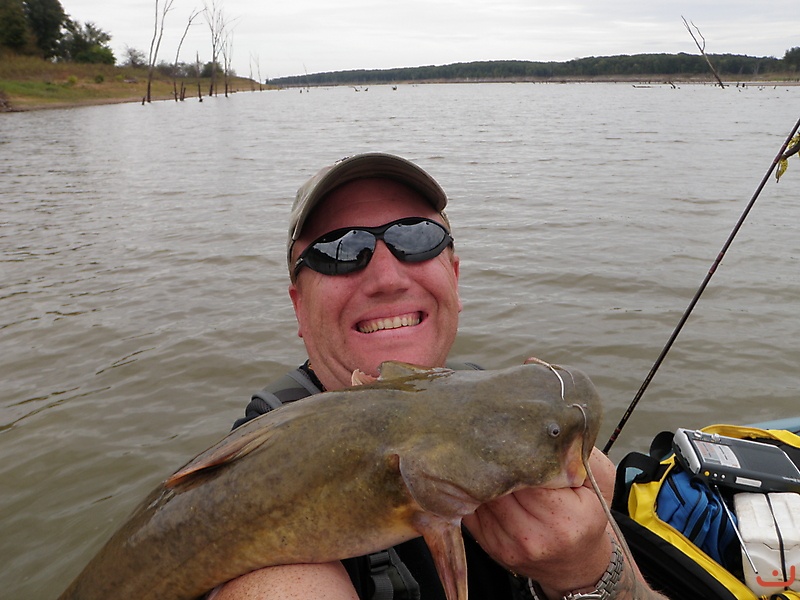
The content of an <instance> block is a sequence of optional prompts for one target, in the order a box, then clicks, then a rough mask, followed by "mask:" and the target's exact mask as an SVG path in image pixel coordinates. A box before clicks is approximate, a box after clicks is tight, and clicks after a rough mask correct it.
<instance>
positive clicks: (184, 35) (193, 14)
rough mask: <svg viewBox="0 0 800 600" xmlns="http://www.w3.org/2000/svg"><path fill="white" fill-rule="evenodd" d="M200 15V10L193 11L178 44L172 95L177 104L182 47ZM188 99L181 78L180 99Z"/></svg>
mask: <svg viewBox="0 0 800 600" xmlns="http://www.w3.org/2000/svg"><path fill="white" fill-rule="evenodd" d="M198 15H200V11H199V10H192V14H191V15H189V21H188V22H187V23H186V29H184V30H183V35H182V36H181V41H180V42H179V43H178V49H177V50H176V51H175V64H174V65H173V73H172V94H173V95H174V96H175V102H177V101H178V84H177V73H178V59H179V57H180V55H181V46H183V42H184V40H185V39H186V34H188V33H189V28H190V27H191V26H192V21H194V20H195V19H196V18H197V17H198ZM185 97H186V84H185V83H184V81H183V78H181V93H180V99H181V100H183V99H184V98H185Z"/></svg>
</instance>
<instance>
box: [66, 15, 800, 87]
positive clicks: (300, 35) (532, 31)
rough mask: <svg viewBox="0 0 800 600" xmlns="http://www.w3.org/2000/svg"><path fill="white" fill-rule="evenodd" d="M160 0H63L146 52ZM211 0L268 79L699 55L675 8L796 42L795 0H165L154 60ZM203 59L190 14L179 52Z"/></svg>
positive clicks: (236, 48) (253, 70) (763, 42)
mask: <svg viewBox="0 0 800 600" xmlns="http://www.w3.org/2000/svg"><path fill="white" fill-rule="evenodd" d="M164 2H165V0H160V2H158V4H157V3H156V0H61V4H62V6H63V7H64V11H65V12H66V13H67V14H68V15H69V16H70V17H71V18H72V19H73V20H77V21H80V22H81V23H85V22H92V23H94V24H95V25H97V26H98V27H100V29H102V30H103V31H105V32H107V33H109V34H110V35H111V36H112V39H111V42H110V44H109V45H110V47H111V49H112V50H113V51H114V54H115V56H116V57H117V59H118V61H119V60H121V59H123V58H124V57H125V55H126V49H127V48H135V49H137V50H141V51H143V52H144V53H145V56H146V55H147V53H148V51H149V48H150V43H151V40H152V39H153V32H154V23H155V15H156V6H158V7H159V13H160V12H161V11H162V10H163V6H164ZM214 3H215V4H216V7H217V9H218V11H221V12H222V14H223V15H224V17H225V18H224V21H225V22H226V24H227V27H226V31H229V32H231V35H232V37H231V39H232V43H231V48H232V51H231V63H232V65H233V68H234V69H235V70H236V72H237V74H239V75H242V76H246V77H247V76H251V75H252V76H253V77H258V75H259V73H260V76H261V79H268V78H274V77H283V76H288V75H302V74H304V73H319V72H325V71H344V70H350V69H388V68H396V67H416V66H422V65H444V64H450V63H457V62H471V61H480V60H532V61H551V60H552V61H567V60H571V59H573V58H583V57H587V56H610V55H617V54H639V53H659V52H666V53H678V52H686V53H690V54H693V53H697V52H698V50H697V47H696V46H695V43H694V41H693V40H692V38H691V36H690V35H689V33H688V32H687V30H686V28H685V26H684V23H683V21H682V19H681V17H685V18H686V19H687V21H689V22H691V23H694V25H696V26H697V27H698V28H699V30H700V32H701V33H702V35H703V37H704V38H705V44H706V45H705V50H706V52H708V53H712V54H726V53H730V54H747V55H750V56H774V57H776V58H783V55H784V53H785V52H786V50H788V49H790V48H794V47H797V46H800V2H798V0H769V1H767V2H757V1H754V0H688V1H684V0H665V1H662V0H580V1H578V0H399V1H398V0H267V1H266V2H265V1H261V0H173V4H172V9H171V11H170V12H169V13H168V14H167V16H166V18H165V20H164V34H163V38H162V42H161V48H160V50H159V53H158V59H159V61H161V60H165V61H167V62H173V61H174V60H175V55H176V52H177V49H178V45H179V42H180V39H181V36H182V35H183V34H184V31H185V30H186V26H187V23H188V21H189V17H190V15H191V14H192V12H193V11H197V10H202V9H203V8H204V6H208V7H211V6H212V4H214ZM198 52H199V55H200V60H201V61H202V62H207V61H209V60H211V34H210V30H209V27H208V24H207V23H206V21H205V20H204V19H203V17H202V15H200V16H198V17H197V18H196V19H194V21H193V24H192V26H191V28H190V29H189V32H188V34H187V36H186V40H185V41H184V42H183V45H182V46H181V54H180V60H181V61H184V62H193V61H194V60H195V56H196V54H197V53H198Z"/></svg>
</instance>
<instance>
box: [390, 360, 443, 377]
mask: <svg viewBox="0 0 800 600" xmlns="http://www.w3.org/2000/svg"><path fill="white" fill-rule="evenodd" d="M378 370H379V371H380V373H381V377H380V379H381V381H386V380H388V379H400V378H404V377H419V376H423V375H433V374H444V373H450V372H452V369H446V368H444V367H433V368H431V367H421V366H419V365H412V364H411V363H405V362H400V361H398V360H387V361H385V362H382V363H381V366H380V368H379V369H378Z"/></svg>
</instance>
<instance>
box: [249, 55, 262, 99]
mask: <svg viewBox="0 0 800 600" xmlns="http://www.w3.org/2000/svg"><path fill="white" fill-rule="evenodd" d="M254 62H255V63H256V77H258V91H259V92H263V91H264V88H262V87H261V61H260V59H259V58H258V56H253V55H252V54H250V79H251V80H252V79H253V63H254ZM253 91H255V90H253Z"/></svg>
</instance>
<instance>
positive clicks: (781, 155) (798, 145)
mask: <svg viewBox="0 0 800 600" xmlns="http://www.w3.org/2000/svg"><path fill="white" fill-rule="evenodd" d="M798 129H800V119H798V121H797V123H795V126H794V128H793V129H792V132H791V133H790V134H789V135H788V136H787V138H786V141H785V142H783V145H782V146H781V149H780V151H779V152H778V154H776V155H775V159H774V160H773V161H772V164H771V165H770V166H769V169H767V172H766V173H765V174H764V178H763V179H762V180H761V183H760V184H759V185H758V187H757V188H756V191H755V193H754V194H753V197H752V198H750V202H748V203H747V206H746V207H745V209H744V211H743V212H742V215H741V216H740V217H739V220H738V221H737V222H736V226H735V227H734V228H733V230H732V231H731V233H730V235H729V236H728V239H727V240H725V244H723V246H722V250H720V252H719V254H718V255H717V258H716V259H715V260H714V262H713V263H712V265H711V268H710V269H709V270H708V273H707V274H706V276H705V279H703V283H701V284H700V287H699V288H698V290H697V292H696V293H695V295H694V298H692V301H691V302H689V306H688V307H687V308H686V310H685V311H684V312H683V315H682V316H681V318H680V321H678V325H677V326H676V327H675V329H674V331H673V332H672V335H671V336H670V337H669V339H668V340H667V343H666V344H665V345H664V348H663V349H662V350H661V354H659V356H658V358H657V359H656V362H655V363H653V366H652V367H651V368H650V372H649V373H648V374H647V377H645V378H644V381H643V382H642V386H641V387H640V388H639V391H638V392H636V396H634V398H633V400H632V401H631V403H630V405H628V409H627V410H626V411H625V414H624V415H622V419H620V421H619V424H618V425H617V427H616V429H614V433H612V434H611V437H610V438H608V441H607V442H606V445H605V448H603V453H604V454H608V452H609V450H611V446H612V445H613V444H614V442H615V441H616V440H617V438H618V437H619V434H620V432H621V431H622V428H623V427H625V424H626V423H627V422H628V419H630V417H631V414H632V413H633V410H634V409H635V408H636V405H637V404H639V400H641V398H642V396H643V395H644V391H645V390H646V389H647V386H649V385H650V382H651V381H652V380H653V377H654V376H655V374H656V371H658V368H659V367H660V366H661V363H662V362H664V358H665V357H666V356H667V353H668V352H669V350H670V348H671V347H672V344H673V343H674V342H675V338H677V337H678V334H679V333H680V332H681V329H683V326H684V324H685V323H686V320H687V319H688V318H689V315H690V314H691V313H692V310H694V307H695V305H696V304H697V301H698V300H700V296H701V295H702V294H703V292H704V291H705V289H706V286H708V282H709V281H710V280H711V278H712V277H713V276H714V273H715V272H716V270H717V267H718V266H719V264H720V263H721V262H722V259H723V258H724V257H725V253H726V252H727V251H728V248H729V247H730V245H731V244H732V243H733V238H735V237H736V234H737V233H739V229H741V227H742V225H743V224H744V221H745V219H746V218H747V215H748V214H749V213H750V209H752V208H753V205H754V204H755V203H756V200H758V196H759V195H760V194H761V190H763V189H764V186H765V185H767V181H768V180H769V178H770V176H771V175H772V172H773V171H774V170H775V167H777V166H778V164H779V163H780V162H782V161H785V160H786V159H787V158H789V157H790V156H792V155H793V154H797V153H798V151H800V141H796V142H795V143H794V144H793V145H792V148H791V149H790V150H788V151H787V148H788V147H789V144H790V143H791V142H792V139H793V138H794V136H795V134H796V133H797V130H798ZM784 167H785V163H784ZM780 174H781V171H779V172H778V175H779V176H780Z"/></svg>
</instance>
